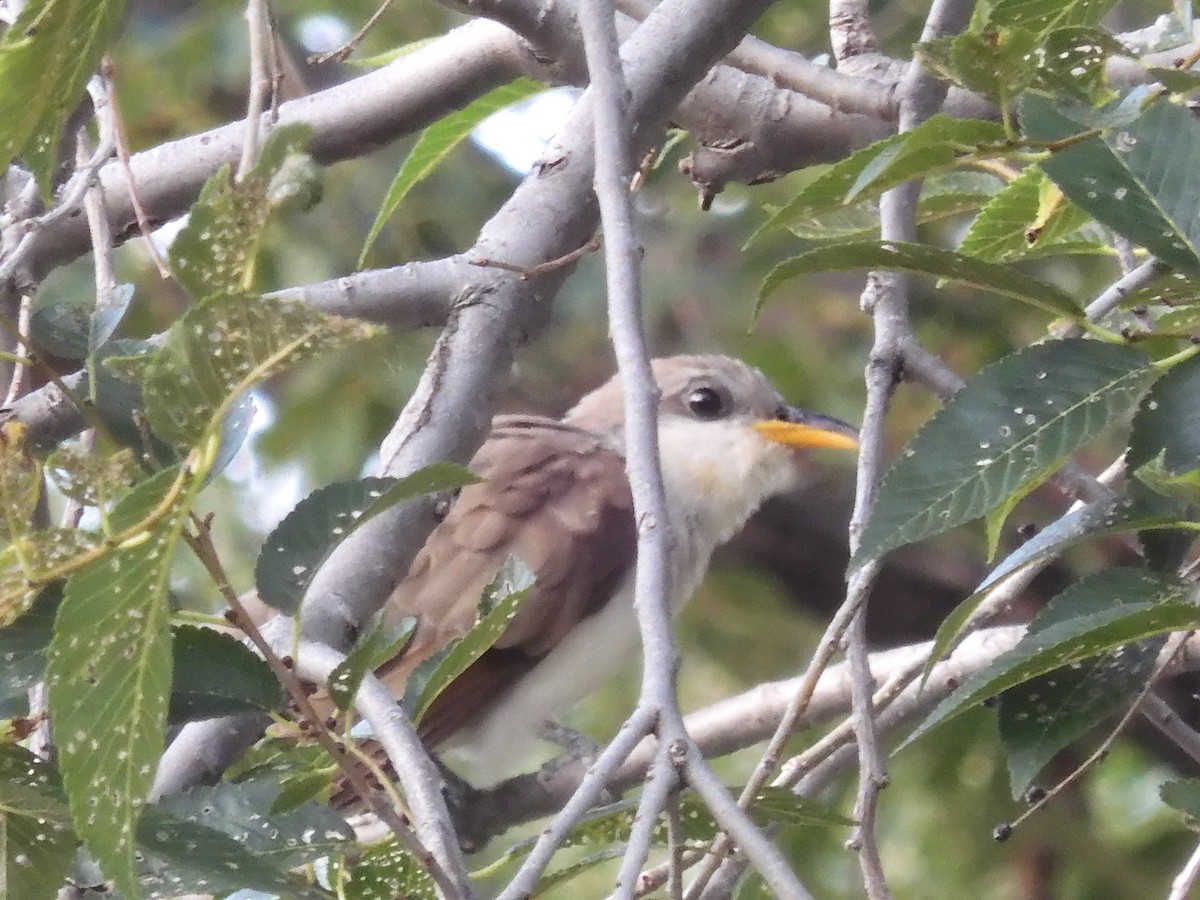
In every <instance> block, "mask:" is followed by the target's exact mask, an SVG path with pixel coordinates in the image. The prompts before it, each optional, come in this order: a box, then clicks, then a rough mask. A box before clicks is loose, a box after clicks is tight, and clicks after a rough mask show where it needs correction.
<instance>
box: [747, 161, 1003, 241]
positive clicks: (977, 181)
mask: <svg viewBox="0 0 1200 900" xmlns="http://www.w3.org/2000/svg"><path fill="white" fill-rule="evenodd" d="M1002 184H1003V182H1001V181H1000V179H999V178H997V177H995V176H994V175H987V174H983V173H978V172H948V173H943V174H940V175H932V176H930V177H929V178H927V179H925V181H924V183H923V184H922V188H921V199H920V201H919V202H918V203H917V224H918V225H924V224H927V223H929V222H937V221H940V220H941V219H945V218H948V217H950V216H956V215H960V214H962V213H966V212H973V211H975V210H977V209H979V208H980V207H981V206H983V205H984V204H985V203H987V202H988V200H989V199H990V198H991V197H992V196H993V195H994V194H995V193H996V191H997V190H999V188H1000V186H1001V185H1002ZM766 210H767V213H768V214H769V215H774V214H775V212H777V210H776V209H774V208H770V207H767V208H766ZM786 227H787V230H788V231H790V232H791V233H792V234H794V235H796V237H799V238H804V239H805V240H811V241H832V240H840V241H848V240H863V239H867V238H870V237H873V236H875V235H878V234H879V203H878V201H877V200H874V199H872V200H864V201H862V202H861V203H856V204H854V205H853V206H843V207H840V208H837V209H833V210H830V211H829V212H826V213H820V214H817V215H814V216H809V217H808V218H805V219H797V220H796V221H793V222H790V223H788V225H787V226H786Z"/></svg>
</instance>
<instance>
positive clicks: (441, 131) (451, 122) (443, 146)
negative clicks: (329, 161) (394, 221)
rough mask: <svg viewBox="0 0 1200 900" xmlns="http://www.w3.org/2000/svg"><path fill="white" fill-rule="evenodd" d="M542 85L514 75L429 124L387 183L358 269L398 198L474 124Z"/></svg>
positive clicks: (409, 189)
mask: <svg viewBox="0 0 1200 900" xmlns="http://www.w3.org/2000/svg"><path fill="white" fill-rule="evenodd" d="M545 89H546V86H545V85H543V84H541V83H540V82H537V81H534V80H533V79H532V78H518V79H516V80H515V81H510V82H509V83H508V84H505V85H501V86H500V87H498V88H495V89H494V90H491V91H488V92H487V93H486V94H484V95H483V96H482V97H480V98H478V99H477V100H474V101H472V102H471V103H469V104H467V105H466V106H465V107H463V108H462V109H460V110H459V111H458V112H455V113H451V114H450V115H448V116H446V117H445V118H443V119H441V120H440V121H438V122H437V123H435V124H433V125H430V126H429V127H428V128H426V129H425V130H424V131H423V132H421V136H420V137H419V138H417V142H416V144H414V145H413V148H412V150H411V151H409V154H408V156H407V157H406V158H405V160H404V162H403V164H402V165H401V166H400V171H399V172H397V173H396V177H395V178H393V179H392V183H391V186H390V187H388V190H387V193H386V194H385V195H384V197H383V204H382V205H381V206H380V207H379V212H378V213H377V214H376V216H375V221H374V223H372V225H371V230H370V231H369V232H368V233H367V240H366V242H365V243H364V244H363V248H362V252H361V253H359V255H358V268H360V269H361V268H362V267H363V264H364V263H365V261H366V258H367V253H368V251H370V249H371V245H372V244H374V243H375V239H376V238H378V237H379V233H380V232H381V231H382V230H383V226H384V225H386V224H387V221H388V219H390V218H391V217H392V213H394V212H395V211H396V207H398V206H399V205H400V203H401V201H402V200H404V198H405V197H406V196H407V195H408V192H409V191H411V190H412V189H413V187H414V186H415V185H417V184H418V183H419V182H421V181H423V180H424V179H425V178H427V177H429V175H430V173H432V172H433V170H434V169H436V168H437V167H438V166H440V165H441V164H442V160H444V159H445V158H446V157H447V156H449V155H450V151H451V150H453V149H454V148H455V147H457V146H458V145H459V144H460V143H462V141H463V140H465V139H466V138H467V137H468V136H469V135H470V134H471V132H472V131H474V130H475V127H476V126H477V125H478V124H479V123H480V122H482V121H483V120H484V119H486V118H487V117H488V116H490V115H492V114H493V113H496V112H499V111H500V110H502V109H504V108H505V107H506V106H511V105H512V104H513V103H516V102H517V101H518V100H523V99H525V98H526V97H530V96H532V95H533V94H537V93H540V92H541V91H544V90H545Z"/></svg>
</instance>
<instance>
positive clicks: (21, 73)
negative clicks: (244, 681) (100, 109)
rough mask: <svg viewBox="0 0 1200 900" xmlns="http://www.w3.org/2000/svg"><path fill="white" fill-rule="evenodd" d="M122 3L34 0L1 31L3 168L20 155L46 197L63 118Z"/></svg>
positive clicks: (121, 11) (114, 25)
mask: <svg viewBox="0 0 1200 900" xmlns="http://www.w3.org/2000/svg"><path fill="white" fill-rule="evenodd" d="M124 10H125V4H124V3H123V2H121V0H31V2H29V3H28V4H26V5H25V8H24V9H23V10H22V11H21V15H20V16H19V17H18V18H17V21H16V23H15V24H14V25H13V26H12V27H11V28H10V29H9V30H8V31H7V32H6V33H5V34H4V35H3V37H0V85H3V86H4V90H3V91H0V171H3V170H4V169H7V168H8V166H9V163H11V162H12V161H13V159H14V158H15V157H17V156H20V157H23V158H24V159H25V162H26V163H28V164H29V167H30V169H31V170H32V171H33V173H34V175H35V176H36V177H37V180H38V185H39V186H40V187H41V189H42V196H43V197H45V198H47V199H49V198H50V196H51V193H52V187H53V186H52V183H51V179H52V176H53V173H54V168H55V166H56V165H57V163H58V148H59V143H60V142H61V140H62V132H63V129H64V128H65V127H66V125H67V119H68V117H70V115H71V114H72V113H73V112H75V109H76V107H77V106H78V105H79V102H80V99H81V98H82V96H83V92H84V88H86V87H87V82H88V79H89V78H90V77H91V75H92V72H94V71H95V70H96V67H97V66H98V65H99V63H100V57H101V56H102V55H103V54H104V51H105V49H106V48H107V47H108V44H109V42H110V41H112V39H113V37H114V35H116V33H117V29H118V28H119V27H120V25H121V20H122V16H123V14H124Z"/></svg>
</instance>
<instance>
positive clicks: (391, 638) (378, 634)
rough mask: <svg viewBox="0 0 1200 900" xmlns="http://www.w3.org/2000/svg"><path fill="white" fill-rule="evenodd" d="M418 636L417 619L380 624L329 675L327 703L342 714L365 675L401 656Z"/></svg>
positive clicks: (410, 618) (410, 617)
mask: <svg viewBox="0 0 1200 900" xmlns="http://www.w3.org/2000/svg"><path fill="white" fill-rule="evenodd" d="M416 633H417V619H416V618H415V617H413V616H406V617H404V618H403V619H401V620H400V621H399V622H398V623H396V626H395V627H388V626H387V625H385V624H384V623H382V622H381V623H380V624H379V625H378V626H377V627H375V628H373V629H372V630H371V631H370V633H369V634H367V636H366V637H365V638H363V639H362V640H360V641H359V642H358V644H357V645H356V646H355V647H354V649H353V650H351V651H350V653H348V654H347V655H346V658H345V659H344V660H342V661H341V662H340V663H339V664H338V665H337V667H336V668H335V669H334V670H333V671H332V672H330V673H329V699H330V700H332V701H333V705H334V706H336V707H337V708H338V709H339V710H340V711H341V712H345V711H346V710H348V709H349V708H350V707H351V706H352V705H353V704H354V698H355V697H357V696H358V689H359V688H360V687H362V682H363V679H364V678H366V677H367V673H368V672H373V671H375V669H377V668H378V667H379V666H380V665H382V664H383V663H384V662H386V661H387V660H389V659H394V658H396V657H398V656H399V655H400V654H402V653H403V652H404V651H405V649H406V648H407V647H408V645H409V644H410V643H411V642H412V639H413V635H415V634H416Z"/></svg>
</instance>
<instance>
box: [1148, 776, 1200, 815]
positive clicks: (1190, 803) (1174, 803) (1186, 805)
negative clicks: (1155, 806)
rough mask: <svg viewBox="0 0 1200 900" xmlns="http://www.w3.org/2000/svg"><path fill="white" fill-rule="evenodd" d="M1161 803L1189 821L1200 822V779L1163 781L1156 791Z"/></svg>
mask: <svg viewBox="0 0 1200 900" xmlns="http://www.w3.org/2000/svg"><path fill="white" fill-rule="evenodd" d="M1158 795H1159V796H1160V797H1161V798H1162V801H1163V803H1165V804H1167V806H1169V807H1171V808H1172V809H1177V810H1179V811H1180V812H1181V813H1183V814H1184V815H1185V816H1187V817H1188V818H1189V819H1193V820H1195V821H1200V778H1182V779H1180V780H1178V781H1165V782H1163V784H1162V786H1161V787H1160V788H1159V789H1158Z"/></svg>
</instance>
